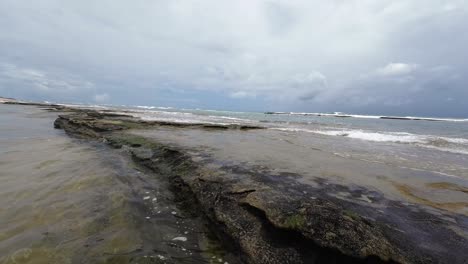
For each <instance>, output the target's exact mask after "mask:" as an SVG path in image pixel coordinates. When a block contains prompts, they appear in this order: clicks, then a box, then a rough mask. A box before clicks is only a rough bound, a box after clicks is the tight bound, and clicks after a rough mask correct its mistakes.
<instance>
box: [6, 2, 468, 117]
mask: <svg viewBox="0 0 468 264" xmlns="http://www.w3.org/2000/svg"><path fill="white" fill-rule="evenodd" d="M0 30H1V32H2V34H1V35H0V63H2V64H4V65H14V67H16V69H15V70H12V71H10V72H5V71H6V70H5V69H4V68H2V69H3V70H2V73H0V92H5V91H7V92H8V94H9V95H11V96H15V93H16V95H17V96H25V95H28V94H30V95H31V96H30V97H34V96H36V97H37V98H46V97H47V98H49V97H50V98H51V99H53V98H56V99H63V98H73V99H75V100H77V101H80V100H81V101H87V100H96V99H98V100H97V101H103V99H106V100H107V102H109V103H112V102H115V103H122V104H131V103H134V104H138V103H139V102H140V101H145V102H149V103H151V101H154V102H155V103H160V102H161V101H159V100H160V99H161V98H165V101H167V102H171V103H173V102H180V106H184V102H187V100H189V99H190V102H191V103H194V104H195V103H199V104H200V105H198V107H206V108H210V107H211V106H212V105H218V103H217V102H214V101H215V100H217V99H213V98H215V97H216V98H219V97H223V98H224V99H225V100H226V101H228V100H235V102H236V103H237V104H239V109H240V110H242V109H243V106H244V105H243V102H247V100H254V101H255V102H257V105H258V107H257V109H256V110H264V109H269V110H274V109H272V108H274V107H278V108H281V109H284V110H300V111H322V110H323V111H329V110H336V111H359V112H368V113H373V112H376V111H388V110H389V109H390V110H391V111H400V110H395V109H391V107H394V108H395V107H396V106H398V108H399V109H400V108H401V111H402V112H405V113H406V112H408V114H411V113H412V112H419V113H424V114H427V115H432V114H434V113H431V110H430V109H429V108H428V107H427V106H426V105H427V104H428V103H430V104H432V105H436V106H437V107H434V109H437V112H438V113H437V114H440V111H443V112H444V111H445V114H446V115H453V114H461V113H464V114H465V115H468V109H463V107H461V106H458V105H459V104H460V102H459V101H460V100H461V99H460V98H461V96H465V95H467V88H466V87H467V86H466V85H467V83H468V77H467V76H468V75H467V74H466V73H467V72H468V62H466V60H465V59H464V57H466V56H465V55H466V54H465V53H466V52H465V51H464V49H465V47H466V46H468V35H467V34H464V32H467V31H468V2H467V1H466V0H453V1H449V2H448V1H446V0H409V1H391V0H385V1H374V0H360V1H358V0H350V1H338V0H336V1H335V0H334V1H318V0H312V1H309V0H307V1H306V0H299V1H286V0H268V1H267V0H265V1H262V0H254V1H251V0H240V1H218V0H207V1H201V2H200V1H169V0H162V1H152V0H140V1H130V2H129V1H110V0H104V1H97V2H96V1H91V0H83V1H59V0H43V1H33V2H31V1H25V0H3V1H1V2H0ZM0 70H1V69H0ZM28 71H29V72H28ZM41 87H42V89H43V90H42V91H41V90H40V88H41ZM46 90H48V91H46ZM85 90H86V91H85ZM15 91H17V92H15ZM28 91H29V92H28ZM58 91H60V92H58ZM59 93H60V95H57V94H59ZM129 93H130V94H131V95H130V96H128V94H129ZM104 94H107V95H108V96H103V97H96V96H97V95H104ZM188 96H192V97H197V96H198V97H200V98H197V100H192V99H191V98H188ZM59 97H60V98H59ZM201 97H203V98H201ZM447 98H452V100H451V101H447ZM250 103H251V102H250ZM246 105H247V103H246ZM402 106H404V107H406V108H404V109H403V108H402ZM455 106H456V107H455ZM297 108H300V109H297ZM444 109H445V110H444ZM442 114H444V113H442Z"/></svg>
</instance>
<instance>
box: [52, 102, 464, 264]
mask: <svg viewBox="0 0 468 264" xmlns="http://www.w3.org/2000/svg"><path fill="white" fill-rule="evenodd" d="M49 107H51V108H52V109H49V110H53V109H55V110H58V111H63V112H71V114H68V115H61V116H60V117H59V118H58V119H57V120H56V121H55V124H54V126H55V128H60V129H64V130H65V131H66V132H67V133H68V134H70V135H72V136H76V137H81V138H88V139H92V140H98V141H102V142H106V143H107V144H109V145H110V146H112V147H115V148H127V149H128V153H129V154H130V155H131V156H132V158H133V159H134V160H135V161H137V162H138V163H139V164H141V165H143V166H145V167H147V168H148V169H150V170H152V171H154V172H157V173H159V174H162V175H166V176H167V177H168V179H169V181H170V182H171V189H172V191H173V192H174V193H176V194H177V199H178V200H179V202H180V203H181V205H182V207H183V208H185V209H186V210H187V211H188V212H192V213H194V214H197V213H198V214H199V213H201V214H202V215H203V216H204V218H205V220H206V221H207V222H208V223H209V226H210V227H211V229H212V231H213V233H214V234H216V235H217V236H218V238H219V239H220V240H221V241H223V242H224V244H225V245H226V246H227V247H229V248H230V249H231V250H232V251H233V252H238V253H239V256H240V261H241V262H245V263H386V262H389V263H392V262H396V263H466V261H467V259H468V252H467V250H466V249H467V248H468V244H467V240H466V237H465V236H464V235H463V234H460V232H456V231H454V230H451V229H449V228H448V227H447V225H446V222H445V221H446V220H443V219H442V218H437V217H435V216H434V215H432V214H429V213H427V212H425V211H424V210H422V209H420V208H417V207H415V206H405V205H402V204H401V203H399V202H396V201H386V200H385V199H384V198H383V197H381V196H379V194H378V193H369V191H367V190H365V189H360V188H356V187H353V188H351V187H349V186H340V185H333V184H328V183H327V182H326V181H325V180H323V181H319V182H317V186H315V187H313V186H309V185H304V184H301V183H298V182H297V181H295V180H294V179H293V177H283V176H284V175H279V176H275V175H273V176H272V175H271V174H269V172H268V170H255V169H254V168H253V169H246V168H239V167H229V166H225V167H222V168H221V169H220V170H213V169H211V168H210V167H209V166H205V165H206V163H207V160H206V159H205V160H204V161H199V160H198V159H196V158H194V157H193V156H191V154H190V152H187V151H186V150H184V149H183V148H179V147H176V146H171V145H166V144H161V143H159V142H156V141H154V140H151V139H148V138H145V137H142V136H138V135H134V134H131V133H128V132H127V131H128V130H129V129H142V128H144V129H148V128H151V129H157V128H158V127H159V126H174V127H178V128H181V129H183V128H184V127H187V125H185V124H176V123H168V122H147V121H142V120H139V119H135V118H131V117H128V116H124V115H113V114H110V113H101V112H97V111H83V110H76V111H75V110H74V109H69V108H64V107H58V108H54V106H49ZM189 126H190V127H194V126H196V127H197V128H200V129H260V128H261V127H239V126H231V125H227V126H223V125H216V126H214V127H213V126H211V125H204V124H190V125H189ZM292 176H294V175H292ZM330 188H335V189H337V190H342V191H347V192H348V193H350V194H351V195H360V196H363V195H368V196H369V197H372V199H373V200H374V201H375V202H379V203H380V204H386V206H387V209H386V211H385V212H383V211H382V210H376V208H374V207H371V206H369V207H365V206H360V205H356V204H353V203H350V202H347V201H345V200H343V199H338V198H336V197H332V196H329V195H327V193H326V192H324V191H323V190H324V189H330ZM305 194H307V195H305ZM368 196H363V197H368ZM407 218H411V219H413V220H414V221H407ZM417 219H419V220H420V221H417ZM457 221H458V222H459V223H460V225H462V229H464V230H466V229H467V226H468V223H467V220H466V217H462V216H460V218H459V219H457ZM428 241H429V242H428ZM427 243H431V244H435V245H436V246H434V247H435V248H440V249H439V250H433V248H434V247H426V246H425V245H426V244H427Z"/></svg>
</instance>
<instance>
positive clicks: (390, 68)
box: [377, 63, 419, 76]
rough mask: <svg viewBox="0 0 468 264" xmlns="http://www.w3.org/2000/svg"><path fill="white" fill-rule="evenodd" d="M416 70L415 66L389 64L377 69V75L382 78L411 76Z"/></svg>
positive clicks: (416, 66) (417, 66)
mask: <svg viewBox="0 0 468 264" xmlns="http://www.w3.org/2000/svg"><path fill="white" fill-rule="evenodd" d="M418 68H419V65H417V64H407V63H389V64H387V65H386V66H385V67H383V68H379V69H377V73H378V74H380V75H382V76H401V75H408V74H411V73H413V72H414V71H416V70H417V69H418Z"/></svg>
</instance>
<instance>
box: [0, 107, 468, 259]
mask: <svg viewBox="0 0 468 264" xmlns="http://www.w3.org/2000/svg"><path fill="white" fill-rule="evenodd" d="M0 110H1V111H2V114H1V118H2V119H3V120H2V124H5V125H2V130H1V131H0V139H1V140H2V141H1V144H2V152H1V157H0V171H1V172H2V182H5V183H6V184H2V187H1V188H2V189H1V192H0V193H1V195H2V197H5V198H6V197H8V199H2V200H4V202H3V203H4V206H2V211H0V214H1V217H0V219H1V220H0V221H3V222H2V223H1V226H2V232H1V233H0V234H1V236H0V256H2V257H3V259H0V260H1V261H4V262H5V263H15V261H16V260H17V259H20V258H24V260H25V261H24V262H22V263H28V261H30V263H34V262H31V261H33V260H34V259H36V260H37V258H42V259H44V261H45V262H53V261H59V260H60V261H59V262H60V263H67V262H69V263H80V262H82V261H85V262H86V261H88V262H89V261H91V262H106V261H107V262H109V263H117V262H118V261H120V263H142V262H144V261H148V263H225V262H228V263H385V262H390V263H391V262H397V263H465V262H466V261H467V260H468V255H467V254H468V253H467V252H466V248H467V247H468V240H467V238H468V168H467V167H466V164H468V161H467V159H468V155H467V154H466V151H467V149H468V148H467V143H468V139H467V135H468V134H467V131H468V130H467V125H466V122H465V121H463V120H450V119H437V120H436V119H434V118H431V119H422V118H412V119H409V118H407V119H404V120H403V119H398V118H395V117H391V118H390V119H388V118H373V117H362V116H354V117H352V116H343V115H342V114H336V115H332V116H321V115H316V114H314V115H304V114H294V113H289V114H287V113H286V114H285V113H266V114H265V113H236V112H221V111H211V110H208V111H207V110H197V109H195V110H183V109H182V110H179V109H169V108H167V109H165V108H154V107H153V108H151V107H115V106H89V105H88V106H86V105H64V104H51V103H40V104H36V103H30V102H17V101H9V102H6V101H5V104H0ZM376 119H377V121H376ZM403 122H407V123H403ZM408 122H414V123H408ZM54 126H55V129H53V128H54ZM51 205H54V206H51ZM78 219H80V220H78ZM81 219H82V220H81ZM185 232H187V233H185ZM52 260H53V261H52ZM96 260H97V261H96Z"/></svg>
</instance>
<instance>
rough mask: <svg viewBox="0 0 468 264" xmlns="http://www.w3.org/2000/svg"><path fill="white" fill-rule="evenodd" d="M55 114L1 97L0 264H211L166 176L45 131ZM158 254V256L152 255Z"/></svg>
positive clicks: (209, 244)
mask: <svg viewBox="0 0 468 264" xmlns="http://www.w3.org/2000/svg"><path fill="white" fill-rule="evenodd" d="M55 117H56V114H52V113H48V112H45V111H41V110H39V109H38V108H36V107H23V106H8V105H1V104H0V124H1V125H0V182H1V184H0V263H2V264H3V263H5V264H6V263H218V259H223V258H224V254H225V252H223V251H222V250H220V249H219V247H218V246H217V244H216V243H215V242H213V240H211V239H209V237H208V235H207V234H206V232H205V230H206V229H205V227H204V226H203V225H202V223H201V221H200V220H199V219H197V218H190V217H189V218H186V217H185V216H184V212H182V211H180V210H179V209H178V208H177V206H176V204H175V203H174V202H173V197H174V196H173V194H171V193H170V192H169V191H168V186H167V183H165V182H164V181H161V179H159V178H158V176H157V175H150V174H147V173H146V172H145V171H142V170H141V169H140V168H138V167H135V166H134V164H133V163H132V162H131V161H129V160H128V159H127V158H126V157H125V155H122V154H121V153H119V152H116V151H113V150H110V149H108V148H106V147H104V146H100V145H89V144H86V143H83V142H79V141H76V140H73V139H70V138H69V137H67V136H66V135H65V134H63V131H61V130H54V129H53V121H54V119H55ZM158 261H159V262H158Z"/></svg>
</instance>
